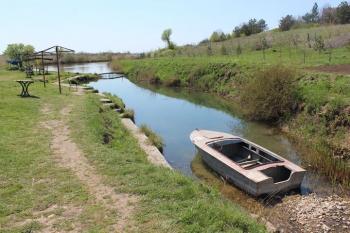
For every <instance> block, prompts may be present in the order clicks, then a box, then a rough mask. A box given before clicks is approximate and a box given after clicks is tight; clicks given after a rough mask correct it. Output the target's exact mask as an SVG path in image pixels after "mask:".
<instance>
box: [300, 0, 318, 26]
mask: <svg viewBox="0 0 350 233" xmlns="http://www.w3.org/2000/svg"><path fill="white" fill-rule="evenodd" d="M301 18H302V19H303V21H304V22H305V23H317V22H318V20H319V13H318V5H317V3H315V4H314V6H313V7H312V10H311V13H306V14H305V15H304V16H302V17H301Z"/></svg>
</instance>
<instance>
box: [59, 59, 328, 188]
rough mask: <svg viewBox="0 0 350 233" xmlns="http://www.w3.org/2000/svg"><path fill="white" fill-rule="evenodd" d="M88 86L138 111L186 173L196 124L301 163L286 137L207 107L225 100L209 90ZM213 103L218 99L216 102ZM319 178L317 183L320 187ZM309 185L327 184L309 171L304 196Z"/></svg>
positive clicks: (80, 68)
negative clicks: (189, 96) (159, 90)
mask: <svg viewBox="0 0 350 233" xmlns="http://www.w3.org/2000/svg"><path fill="white" fill-rule="evenodd" d="M60 70H62V71H69V72H80V73H84V72H87V71H89V73H105V72H111V70H110V69H109V68H108V66H107V63H88V64H79V65H69V66H66V65H64V66H62V67H60ZM88 85H89V86H92V87H94V88H95V89H97V90H99V92H100V93H103V92H109V93H111V94H115V95H117V96H118V97H119V98H122V99H123V102H124V103H125V105H126V108H127V109H133V110H134V111H135V123H136V125H138V126H141V125H147V126H149V127H151V129H152V130H153V131H154V132H156V133H158V134H159V135H160V136H161V137H162V138H163V140H164V143H165V147H164V150H163V155H164V158H165V159H166V160H167V162H168V163H169V164H170V166H172V167H173V168H175V169H178V170H180V171H181V172H182V173H184V174H186V175H189V176H193V177H194V174H193V173H192V170H191V162H192V161H193V160H194V157H195V155H196V150H195V147H194V145H193V143H192V142H191V141H190V139H189V135H190V133H191V132H192V131H193V130H195V129H196V128H199V129H208V130H215V131H222V132H226V133H231V134H234V135H238V136H241V137H244V138H246V139H248V140H250V141H253V142H255V143H257V144H259V145H261V146H263V147H265V148H267V149H269V150H271V151H273V152H275V153H277V154H279V155H280V156H282V157H284V158H286V159H288V160H290V161H292V162H294V163H296V164H298V165H300V164H301V159H300V158H299V156H298V154H297V153H296V151H295V150H294V149H293V147H292V145H291V143H290V142H289V140H288V139H287V138H286V137H284V136H283V135H280V134H276V133H275V132H274V129H272V128H271V127H268V126H266V125H261V124H258V123H255V122H249V121H244V120H242V119H240V118H238V117H237V116H235V114H234V113H233V112H228V111H227V110H224V109H220V107H206V106H208V105H207V104H205V102H206V101H211V102H213V99H214V106H222V102H223V101H227V100H222V99H220V98H217V99H218V100H216V99H215V98H214V97H213V96H211V95H209V94H206V93H199V92H194V91H188V90H187V91H186V90H175V91H174V90H173V89H169V93H171V95H170V94H169V95H163V94H159V93H157V92H156V91H153V90H152V91H151V90H149V89H147V88H144V87H142V86H138V85H135V84H134V83H132V82H130V81H129V80H128V79H126V78H118V79H100V80H99V81H97V82H91V83H89V84H88ZM163 90H164V88H163ZM182 92H183V93H182ZM174 93H176V94H174ZM174 95H177V96H176V98H175V97H169V96H174ZM188 95H191V96H192V97H193V96H195V97H197V95H198V97H199V98H194V99H197V100H198V101H196V102H194V101H193V100H191V102H190V101H189V100H186V98H187V97H188ZM215 101H218V102H217V104H215ZM315 182H317V184H316V185H315ZM316 186H317V187H316ZM310 189H314V190H313V191H315V190H316V189H320V190H322V192H323V190H324V189H329V187H328V185H327V184H326V183H324V182H321V181H320V179H319V176H318V175H317V174H315V173H310V172H308V173H307V175H306V176H305V178H304V182H303V184H302V189H301V190H302V194H305V193H308V192H310Z"/></svg>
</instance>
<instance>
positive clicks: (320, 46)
mask: <svg viewBox="0 0 350 233" xmlns="http://www.w3.org/2000/svg"><path fill="white" fill-rule="evenodd" d="M324 49H325V43H324V40H323V38H322V36H317V37H316V38H315V43H314V50H316V51H318V54H321V51H322V50H324Z"/></svg>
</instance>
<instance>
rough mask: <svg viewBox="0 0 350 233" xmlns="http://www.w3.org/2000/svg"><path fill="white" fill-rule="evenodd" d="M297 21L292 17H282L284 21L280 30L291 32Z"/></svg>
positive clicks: (281, 21)
mask: <svg viewBox="0 0 350 233" xmlns="http://www.w3.org/2000/svg"><path fill="white" fill-rule="evenodd" d="M295 21H296V20H295V18H294V17H293V16H292V15H287V16H286V17H282V19H281V20H280V24H279V29H280V30H281V31H289V30H290V29H291V27H292V26H293V25H294V23H295Z"/></svg>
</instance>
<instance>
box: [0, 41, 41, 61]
mask: <svg viewBox="0 0 350 233" xmlns="http://www.w3.org/2000/svg"><path fill="white" fill-rule="evenodd" d="M34 51H35V48H34V46H32V45H24V44H22V43H20V44H8V45H7V48H6V50H5V51H4V52H3V54H4V55H5V56H6V57H8V58H9V59H12V60H18V61H19V65H20V67H22V61H23V60H25V59H26V58H27V57H28V56H29V55H31V54H33V53H34Z"/></svg>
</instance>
